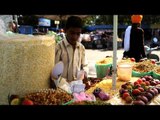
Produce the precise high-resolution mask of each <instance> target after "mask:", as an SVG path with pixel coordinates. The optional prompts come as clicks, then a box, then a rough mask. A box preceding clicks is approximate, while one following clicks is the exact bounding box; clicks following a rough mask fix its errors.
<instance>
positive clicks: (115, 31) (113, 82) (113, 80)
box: [112, 15, 118, 90]
mask: <svg viewBox="0 0 160 120" xmlns="http://www.w3.org/2000/svg"><path fill="white" fill-rule="evenodd" d="M117 24H118V15H113V71H112V89H113V90H115V89H116V80H117V28H118V25H117Z"/></svg>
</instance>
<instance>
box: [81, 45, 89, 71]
mask: <svg viewBox="0 0 160 120" xmlns="http://www.w3.org/2000/svg"><path fill="white" fill-rule="evenodd" d="M82 67H83V70H84V71H85V72H86V74H88V72H89V69H88V61H87V58H86V54H85V48H84V46H83V49H82Z"/></svg>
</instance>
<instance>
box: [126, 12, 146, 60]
mask: <svg viewBox="0 0 160 120" xmlns="http://www.w3.org/2000/svg"><path fill="white" fill-rule="evenodd" d="M142 19H143V16H142V15H132V16H131V21H132V26H129V27H128V28H127V29H126V31H125V38H124V50H125V51H124V53H123V57H129V58H132V57H133V58H135V60H136V62H139V61H140V59H143V58H145V57H146V54H145V49H144V31H143V29H142V28H141V27H140V25H141V21H142Z"/></svg>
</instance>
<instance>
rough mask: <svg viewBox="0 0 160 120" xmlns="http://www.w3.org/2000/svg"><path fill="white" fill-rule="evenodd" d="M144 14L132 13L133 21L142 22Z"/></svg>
mask: <svg viewBox="0 0 160 120" xmlns="http://www.w3.org/2000/svg"><path fill="white" fill-rule="evenodd" d="M142 18H143V16H142V15H132V16H131V20H132V23H141V21H142Z"/></svg>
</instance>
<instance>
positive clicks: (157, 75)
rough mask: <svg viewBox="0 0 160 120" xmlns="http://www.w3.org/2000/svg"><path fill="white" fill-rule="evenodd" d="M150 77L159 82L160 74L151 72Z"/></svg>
mask: <svg viewBox="0 0 160 120" xmlns="http://www.w3.org/2000/svg"><path fill="white" fill-rule="evenodd" d="M152 75H153V78H155V79H159V80H160V74H158V73H156V72H154V71H153V74H152Z"/></svg>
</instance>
